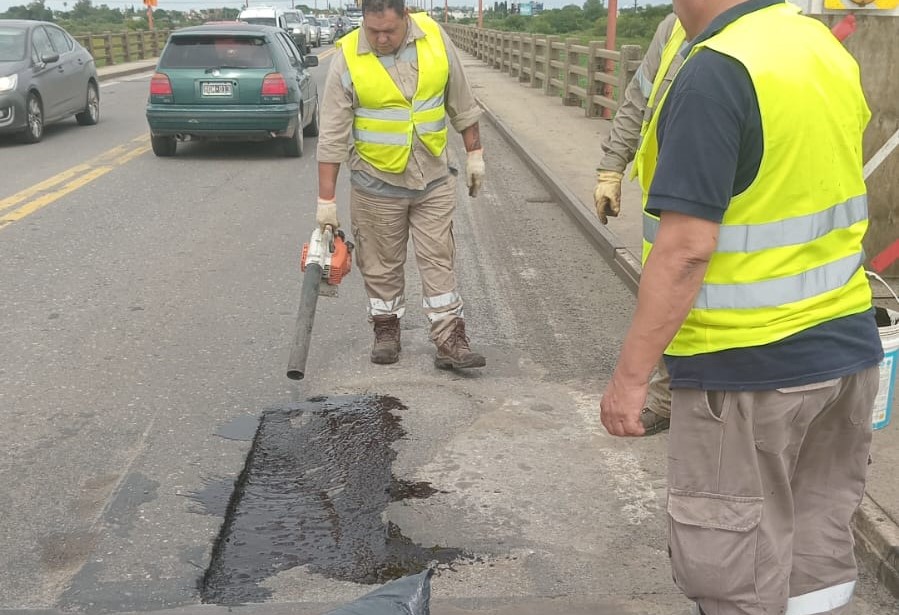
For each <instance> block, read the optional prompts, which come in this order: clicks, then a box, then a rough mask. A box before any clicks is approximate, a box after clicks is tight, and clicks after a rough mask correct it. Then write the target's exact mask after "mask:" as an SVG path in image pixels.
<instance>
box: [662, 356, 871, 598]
mask: <svg viewBox="0 0 899 615" xmlns="http://www.w3.org/2000/svg"><path fill="white" fill-rule="evenodd" d="M878 385H879V374H878V369H877V367H871V368H868V369H865V370H863V371H861V372H858V373H856V374H853V375H851V376H846V377H844V378H838V379H836V380H829V381H827V382H821V383H817V384H812V385H806V386H801V387H794V388H790V389H778V390H772V391H749V392H732V391H727V392H708V391H701V390H698V389H674V390H673V391H672V415H671V432H670V434H669V438H668V529H669V547H670V553H671V565H672V569H673V573H674V580H675V583H677V585H678V586H679V587H680V588H681V590H682V591H683V592H684V594H686V596H687V597H688V598H690V599H692V600H694V601H696V602H697V603H698V604H699V606H700V607H701V608H702V612H703V613H704V614H705V615H784V614H786V615H812V614H819V613H828V614H831V615H837V614H842V613H846V612H847V608H848V603H849V601H850V600H851V598H852V592H853V589H854V587H855V581H856V578H857V569H856V562H855V556H854V554H853V544H854V543H853V538H852V531H851V529H850V520H851V519H852V515H853V514H854V513H855V510H856V509H857V508H858V506H859V504H860V503H861V499H862V497H863V495H864V490H865V473H866V471H867V462H868V450H869V448H870V444H871V433H872V430H871V417H872V409H873V405H874V397H875V395H876V394H877V389H878Z"/></svg>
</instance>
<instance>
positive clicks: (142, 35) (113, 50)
mask: <svg viewBox="0 0 899 615" xmlns="http://www.w3.org/2000/svg"><path fill="white" fill-rule="evenodd" d="M170 32H171V31H170V30H135V31H133V32H118V33H112V32H104V33H103V34H82V35H73V36H72V38H74V39H75V40H76V41H78V42H79V43H80V44H81V45H82V46H83V47H84V48H85V49H87V50H88V51H89V52H90V54H91V55H92V56H94V60H95V61H96V63H97V66H112V65H114V64H123V63H125V62H134V61H136V60H147V59H149V58H156V57H159V52H160V51H161V50H162V48H163V47H164V46H165V42H166V41H167V40H168V38H169V33H170Z"/></svg>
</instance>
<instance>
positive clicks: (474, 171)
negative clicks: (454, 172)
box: [465, 149, 484, 196]
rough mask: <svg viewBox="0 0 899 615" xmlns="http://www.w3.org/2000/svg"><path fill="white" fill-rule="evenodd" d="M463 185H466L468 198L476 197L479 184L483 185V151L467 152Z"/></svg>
mask: <svg viewBox="0 0 899 615" xmlns="http://www.w3.org/2000/svg"><path fill="white" fill-rule="evenodd" d="M465 183H466V184H467V185H468V196H477V194H478V190H480V188H481V184H482V183H484V150H480V149H476V150H472V151H470V152H468V162H467V163H466V164H465Z"/></svg>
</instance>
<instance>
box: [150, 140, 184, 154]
mask: <svg viewBox="0 0 899 615" xmlns="http://www.w3.org/2000/svg"><path fill="white" fill-rule="evenodd" d="M150 145H152V146H153V153H154V154H156V155H157V156H162V157H168V156H174V155H175V150H176V149H178V142H177V141H175V137H155V136H153V135H150Z"/></svg>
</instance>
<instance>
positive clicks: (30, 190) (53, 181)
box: [0, 164, 90, 211]
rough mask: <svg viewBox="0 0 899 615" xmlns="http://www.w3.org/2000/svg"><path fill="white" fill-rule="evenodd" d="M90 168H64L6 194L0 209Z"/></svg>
mask: <svg viewBox="0 0 899 615" xmlns="http://www.w3.org/2000/svg"><path fill="white" fill-rule="evenodd" d="M88 169H90V165H88V164H79V165H78V166H75V167H72V168H71V169H66V170H65V171H63V172H62V173H58V174H56V175H54V176H53V177H51V178H50V179H45V180H44V181H42V182H41V183H39V184H35V185H33V186H30V187H28V188H25V189H24V190H22V191H21V192H17V193H16V194H14V195H12V196H8V197H6V198H5V199H0V211H3V210H4V209H9V208H10V207H12V206H13V205H18V204H19V203H21V202H22V201H24V200H27V199H30V198H31V197H33V196H34V195H36V194H38V193H41V192H43V191H45V190H49V189H50V188H52V187H53V186H55V185H57V184H61V183H62V182H64V181H67V180H68V179H70V178H72V177H74V176H76V175H78V174H80V173H84V172H85V171H87V170H88Z"/></svg>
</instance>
